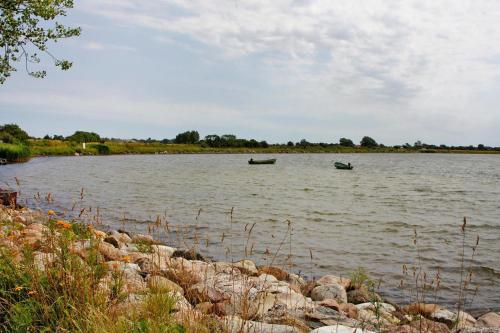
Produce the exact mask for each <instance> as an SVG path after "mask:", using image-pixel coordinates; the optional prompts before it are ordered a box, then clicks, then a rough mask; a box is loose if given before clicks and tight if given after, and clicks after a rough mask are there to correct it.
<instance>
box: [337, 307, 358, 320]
mask: <svg viewBox="0 0 500 333" xmlns="http://www.w3.org/2000/svg"><path fill="white" fill-rule="evenodd" d="M339 308H340V311H342V312H343V313H345V314H346V315H347V317H349V318H352V319H356V318H358V308H357V307H356V305H354V304H352V303H342V304H339Z"/></svg>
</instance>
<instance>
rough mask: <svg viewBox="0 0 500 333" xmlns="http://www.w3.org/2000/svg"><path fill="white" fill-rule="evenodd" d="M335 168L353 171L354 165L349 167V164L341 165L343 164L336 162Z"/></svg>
mask: <svg viewBox="0 0 500 333" xmlns="http://www.w3.org/2000/svg"><path fill="white" fill-rule="evenodd" d="M335 168H337V169H339V170H352V169H353V166H352V165H348V164H344V163H341V162H335Z"/></svg>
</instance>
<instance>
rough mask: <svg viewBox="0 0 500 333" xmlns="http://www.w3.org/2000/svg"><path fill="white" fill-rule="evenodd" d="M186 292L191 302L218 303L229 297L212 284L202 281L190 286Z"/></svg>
mask: <svg viewBox="0 0 500 333" xmlns="http://www.w3.org/2000/svg"><path fill="white" fill-rule="evenodd" d="M186 294H187V295H188V298H189V299H190V300H191V301H192V302H193V303H202V302H211V303H218V302H222V301H224V300H226V299H228V298H229V296H228V295H226V294H225V293H223V292H222V291H220V290H217V289H216V288H214V287H212V286H207V285H205V284H203V283H197V284H195V285H193V286H191V288H189V290H188V291H187V293H186Z"/></svg>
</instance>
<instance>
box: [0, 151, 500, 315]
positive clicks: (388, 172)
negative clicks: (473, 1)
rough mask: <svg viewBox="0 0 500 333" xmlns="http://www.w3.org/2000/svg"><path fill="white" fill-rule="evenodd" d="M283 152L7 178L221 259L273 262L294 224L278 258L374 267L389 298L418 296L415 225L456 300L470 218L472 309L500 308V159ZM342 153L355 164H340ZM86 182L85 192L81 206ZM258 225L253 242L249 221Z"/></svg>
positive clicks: (56, 163) (73, 161) (78, 163)
mask: <svg viewBox="0 0 500 333" xmlns="http://www.w3.org/2000/svg"><path fill="white" fill-rule="evenodd" d="M252 157H253V158H259V156H256V155H254V156H252ZM273 157H276V158H277V159H278V162H277V164H276V165H261V166H250V165H248V164H247V160H248V159H249V158H250V156H249V155H141V156H109V157H62V158H37V159H33V160H32V161H30V162H29V163H25V164H19V165H9V166H5V167H0V181H1V182H2V183H5V182H8V183H9V184H11V185H13V184H15V182H14V181H13V179H14V177H18V178H19V179H20V180H21V182H22V187H21V190H22V195H23V197H24V198H32V196H33V194H35V193H37V192H40V193H42V194H43V193H47V192H51V193H53V194H54V196H55V198H56V203H57V205H58V207H59V208H60V209H70V208H71V207H72V204H73V202H74V201H76V202H77V203H78V205H84V206H86V207H93V211H92V212H93V213H95V212H96V208H97V207H100V210H99V213H100V215H101V216H102V218H103V221H104V223H105V224H107V225H110V226H112V227H119V226H121V225H122V224H126V228H128V229H130V230H132V231H139V232H147V231H148V225H150V223H148V222H150V221H152V220H153V221H154V220H155V219H156V216H158V215H160V216H161V217H162V219H163V218H164V217H166V220H167V222H168V224H169V228H168V231H167V230H166V228H165V227H161V228H158V229H156V230H155V231H154V233H155V234H156V237H159V238H162V239H164V240H165V241H167V242H169V243H173V244H174V245H178V246H181V245H184V246H192V245H193V244H198V245H197V246H198V248H199V249H200V251H201V252H202V253H204V254H208V255H209V256H211V257H212V258H215V259H220V260H226V259H227V260H230V259H231V255H232V256H233V257H234V258H235V259H236V258H241V257H243V256H244V255H245V250H244V249H245V245H247V255H249V256H250V257H251V258H252V259H254V260H255V261H256V262H257V263H258V264H265V263H269V262H270V261H271V258H270V256H269V255H266V254H265V253H266V250H269V252H271V253H274V252H275V251H276V250H277V248H278V247H279V244H280V242H281V240H282V239H283V238H284V237H285V236H286V232H287V220H289V221H291V223H292V228H293V231H292V236H291V237H292V241H291V242H290V241H289V239H288V238H287V241H286V242H285V244H284V245H283V246H282V247H281V252H280V253H281V255H280V256H279V258H278V259H277V262H275V264H278V265H282V264H283V263H284V262H285V260H286V256H287V254H289V253H290V251H291V252H292V254H293V256H292V264H293V268H292V270H294V271H296V272H299V271H300V272H301V273H302V274H303V275H306V276H308V277H309V276H311V275H312V276H319V275H321V274H326V273H332V274H338V275H347V274H348V273H349V272H350V271H352V270H353V269H356V268H357V267H364V268H365V269H366V270H367V271H368V272H369V273H370V274H371V275H373V276H374V277H377V278H381V279H382V281H383V282H382V285H381V290H382V291H383V293H384V294H386V295H389V296H390V297H392V298H393V299H396V300H399V301H405V300H408V294H407V293H403V292H402V291H401V290H400V289H398V285H399V283H400V280H401V279H402V278H403V275H402V265H403V264H412V263H414V262H415V260H416V258H417V251H416V248H415V246H414V245H413V234H414V229H416V230H417V233H418V242H417V243H418V246H419V250H420V256H421V260H422V263H423V266H424V267H425V269H426V270H427V271H428V272H429V276H432V275H433V274H434V273H435V272H436V270H437V269H438V268H439V269H440V270H441V276H442V288H441V290H440V291H439V294H438V301H441V302H445V303H446V304H448V305H450V306H451V305H452V304H454V303H455V302H456V300H457V299H458V290H457V286H458V285H459V281H460V262H461V261H460V258H461V257H460V253H461V233H460V225H461V222H462V219H463V217H464V216H465V217H467V219H468V222H467V227H468V228H467V229H468V234H467V242H468V244H469V245H468V247H467V248H466V256H467V257H470V246H471V245H473V243H474V242H475V238H476V235H479V237H480V244H479V248H478V251H477V254H476V256H475V258H474V261H473V267H474V273H475V277H474V281H475V282H477V283H478V284H479V285H480V289H479V292H478V294H477V296H476V297H475V298H474V304H473V307H474V308H485V307H488V308H493V309H497V310H498V309H500V219H499V217H500V156H498V155H497V156H489V155H441V154H345V155H340V154H335V155H331V154H318V155H315V154H298V155H276V156H273ZM263 158H269V156H265V157H263ZM336 160H341V161H346V162H348V161H349V162H351V163H352V164H353V165H354V166H355V169H354V170H353V171H342V170H336V169H335V168H334V167H333V162H334V161H336ZM82 187H83V188H85V192H86V195H85V198H84V200H83V202H80V198H79V194H80V189H81V188H82ZM29 202H30V205H32V206H33V205H35V202H34V201H33V200H30V201H29ZM232 207H234V211H233V219H232V223H230V214H229V212H230V210H231V208H232ZM44 208H47V207H44ZM254 223H255V227H254V228H253V230H252V234H251V237H250V238H249V240H248V241H247V235H248V233H246V232H245V228H246V230H249V229H250V226H251V225H252V224H254ZM182 226H186V227H189V232H187V231H184V230H181V229H180V228H181V227H182ZM223 234H224V236H222V235H223ZM223 238H224V239H223ZM179 243H181V244H180V245H179ZM250 249H251V252H252V253H251V254H250ZM310 250H311V251H312V255H313V259H312V260H311V258H310ZM287 264H288V265H290V262H288V263H287ZM467 266H468V264H467ZM288 267H289V266H288Z"/></svg>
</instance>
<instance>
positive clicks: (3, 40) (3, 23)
mask: <svg viewBox="0 0 500 333" xmlns="http://www.w3.org/2000/svg"><path fill="white" fill-rule="evenodd" d="M70 8H73V0H2V1H0V84H2V83H4V82H5V80H6V79H7V78H8V77H9V76H10V75H11V73H12V72H14V71H16V68H15V67H14V66H13V63H15V62H19V61H22V62H24V67H25V69H26V71H27V72H28V74H29V75H31V76H33V77H37V78H42V77H45V75H46V74H47V73H46V71H45V70H37V71H32V70H31V69H30V68H29V65H30V64H33V63H39V62H40V57H39V54H38V53H39V52H42V53H45V54H47V55H48V56H49V57H50V58H51V59H52V60H53V61H54V64H55V66H57V67H59V68H60V69H62V70H68V69H69V68H70V67H71V65H72V63H71V62H70V61H68V60H64V59H57V58H56V57H55V56H53V55H52V54H51V53H50V52H49V51H48V48H47V44H48V42H49V41H53V42H57V41H58V40H60V39H63V38H69V37H73V36H78V35H79V34H80V28H70V27H66V26H64V25H62V24H60V23H58V22H56V21H54V20H55V19H56V18H57V17H60V16H66V11H67V10H68V9H70Z"/></svg>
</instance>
